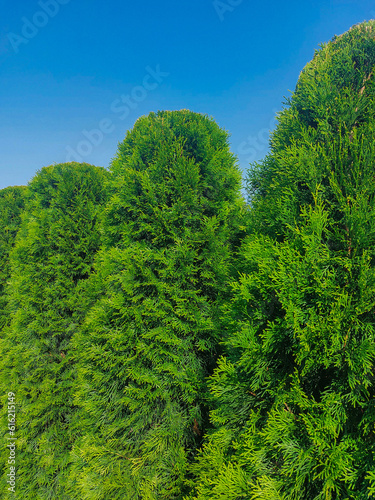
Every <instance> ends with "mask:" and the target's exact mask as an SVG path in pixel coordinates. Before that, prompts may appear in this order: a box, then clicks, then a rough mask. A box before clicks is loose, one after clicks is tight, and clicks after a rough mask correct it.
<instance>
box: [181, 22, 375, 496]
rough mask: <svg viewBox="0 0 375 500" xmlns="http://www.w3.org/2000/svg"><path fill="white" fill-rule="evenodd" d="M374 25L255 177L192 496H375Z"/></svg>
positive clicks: (337, 49)
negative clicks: (249, 219)
mask: <svg viewBox="0 0 375 500" xmlns="http://www.w3.org/2000/svg"><path fill="white" fill-rule="evenodd" d="M374 37H375V22H374V21H371V22H368V23H364V24H361V25H358V26H355V27H353V28H352V29H351V30H350V31H349V32H347V33H345V34H344V35H342V36H339V37H334V39H333V40H332V41H331V42H330V43H328V44H325V45H323V46H322V47H321V48H320V49H319V50H318V51H317V52H316V53H315V56H314V58H313V60H312V61H311V62H310V63H309V64H308V65H307V66H306V67H305V69H304V70H303V72H302V73H301V75H300V78H299V81H298V84H297V87H296V90H295V92H294V94H293V96H292V97H291V98H290V100H289V101H288V103H287V107H286V108H285V109H284V110H283V111H282V112H281V113H280V114H279V117H278V126H277V129H276V131H275V132H274V134H273V136H272V140H271V153H270V155H269V156H268V157H267V158H266V159H265V160H264V161H263V162H262V163H260V164H259V165H257V166H255V167H254V169H253V170H252V171H251V172H250V176H249V180H248V187H249V192H250V195H251V198H252V212H251V217H252V221H253V222H252V230H251V235H250V236H249V237H248V238H246V240H245V242H244V244H243V246H242V251H241V266H242V273H241V276H240V278H239V279H238V280H237V281H235V282H234V283H233V299H232V305H231V307H230V313H229V315H228V316H229V319H228V322H227V324H228V325H229V326H228V328H229V330H230V332H229V338H228V341H227V342H226V356H225V357H222V358H221V359H220V361H219V364H218V368H217V369H216V370H215V372H214V375H213V377H212V379H211V398H212V405H213V406H214V409H213V411H212V413H211V420H212V423H213V424H214V425H215V426H216V429H215V431H214V432H212V433H211V434H210V435H209V436H208V438H207V442H206V444H205V446H204V449H203V452H202V453H201V454H200V456H199V460H198V461H197V463H196V464H195V465H194V467H193V470H194V473H195V475H196V478H197V486H196V488H195V491H194V494H193V495H192V496H191V497H189V498H194V499H199V500H204V499H210V500H211V499H212V500H214V499H215V500H218V499H221V500H224V499H225V500H235V499H236V500H237V499H239V498H246V499H249V500H250V499H251V500H253V499H262V500H267V499H268V500H271V499H272V500H275V499H280V500H281V499H282V500H292V499H293V500H323V499H324V500H330V499H332V500H333V499H342V500H344V499H348V500H349V499H351V500H364V499H368V498H374V495H375V460H374V459H375V456H374V453H375V431H374V425H375V406H374V398H375V378H374V376H375V369H374V362H375V250H374V249H375V120H374V116H375V74H374V72H375V39H374Z"/></svg>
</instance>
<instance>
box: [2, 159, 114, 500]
mask: <svg viewBox="0 0 375 500" xmlns="http://www.w3.org/2000/svg"><path fill="white" fill-rule="evenodd" d="M106 175H107V171H106V170H104V169H103V168H99V167H93V166H91V165H87V164H76V163H68V164H59V165H53V166H50V167H46V168H42V169H41V170H40V171H39V172H38V174H37V175H36V176H35V177H34V178H33V179H32V181H31V182H30V183H29V185H28V188H27V200H26V206H25V212H24V216H23V220H22V224H21V227H20V229H19V232H18V235H17V238H16V243H15V246H14V248H13V250H12V251H11V252H10V280H9V285H8V287H7V290H6V299H7V301H8V304H7V313H8V314H9V316H10V318H9V321H8V323H9V324H8V325H7V326H6V327H5V328H4V334H3V335H2V339H1V341H0V342H1V344H0V350H1V359H0V386H1V389H2V394H3V395H5V398H6V394H8V393H9V392H13V393H15V399H16V407H17V410H16V432H15V435H16V438H17V441H16V474H17V477H16V498H19V499H21V498H22V500H35V499H36V498H38V499H59V500H64V499H70V498H71V496H70V494H69V492H68V490H67V483H68V478H69V460H70V450H71V447H72V444H73V442H74V439H75V437H76V435H77V433H78V434H79V431H80V429H79V428H74V429H73V428H72V416H73V415H74V411H75V406H74V404H73V401H72V384H73V381H74V378H75V367H74V359H73V356H72V349H71V345H70V340H71V337H72V335H73V333H74V332H75V331H76V330H77V329H78V328H79V327H80V324H81V321H82V317H83V315H84V311H85V304H86V302H87V297H86V294H85V291H84V287H83V286H82V284H83V283H84V282H85V281H86V279H87V278H88V276H89V275H90V273H91V269H92V262H93V257H94V254H95V253H96V251H97V250H98V248H99V245H100V241H101V233H100V218H101V213H102V211H103V208H102V205H103V204H104V202H105V199H106V198H105V188H104V183H105V178H106ZM5 411H6V407H5ZM3 416H4V422H5V421H6V419H7V417H6V415H5V414H4V413H3ZM4 428H5V429H6V428H7V426H5V427H4ZM7 451H9V450H7ZM8 455H9V453H8ZM7 458H9V457H7V453H6V451H5V452H4V450H2V456H1V459H2V464H7ZM7 472H8V470H7V468H5V471H4V474H3V477H2V480H1V482H2V491H4V492H7V485H6V476H5V474H6V473H7ZM70 486H71V485H70ZM10 495H11V494H9V498H11V496H10Z"/></svg>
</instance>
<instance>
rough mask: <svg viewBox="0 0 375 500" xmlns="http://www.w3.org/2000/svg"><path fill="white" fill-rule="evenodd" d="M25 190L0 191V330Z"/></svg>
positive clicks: (4, 322) (4, 314) (6, 316)
mask: <svg viewBox="0 0 375 500" xmlns="http://www.w3.org/2000/svg"><path fill="white" fill-rule="evenodd" d="M25 190H26V187H25V186H14V187H7V188H5V189H2V190H0V330H2V329H3V328H4V326H5V324H6V322H7V320H8V318H9V314H7V312H6V298H5V287H6V284H7V282H8V280H9V277H10V264H9V253H10V251H11V249H12V248H13V246H14V243H15V239H16V235H17V232H18V229H19V226H20V224H21V214H22V211H23V209H24V202H25Z"/></svg>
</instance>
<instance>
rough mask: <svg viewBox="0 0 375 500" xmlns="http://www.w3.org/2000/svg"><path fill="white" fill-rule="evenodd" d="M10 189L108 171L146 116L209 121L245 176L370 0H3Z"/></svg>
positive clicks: (1, 147)
mask: <svg viewBox="0 0 375 500" xmlns="http://www.w3.org/2000/svg"><path fill="white" fill-rule="evenodd" d="M0 8H1V13H2V15H1V21H0V65H1V71H0V100H1V105H0V188H4V187H6V186H9V185H20V184H26V183H27V182H28V181H29V180H30V179H31V178H32V177H33V176H34V175H35V173H36V171H37V170H39V169H40V168H42V167H44V166H47V165H50V164H53V163H61V162H65V161H69V160H78V161H85V162H88V163H92V164H94V165H98V166H105V167H108V166H109V164H110V161H111V159H112V158H113V157H114V155H115V153H116V149H117V145H118V143H119V142H120V141H122V140H123V138H124V136H125V133H126V130H128V129H130V128H132V126H133V124H134V122H135V121H136V119H137V118H138V117H139V116H141V115H144V114H147V113H149V112H150V111H157V110H159V109H169V110H172V109H173V110H174V109H183V108H187V109H190V110H192V111H196V112H200V113H206V114H208V115H210V116H212V117H213V118H214V119H215V120H216V121H217V123H218V124H219V125H220V126H221V127H223V128H225V129H226V130H227V131H228V132H229V133H230V134H231V139H230V140H231V147H232V151H233V152H234V153H235V154H236V155H237V156H238V160H239V164H240V166H241V168H242V170H243V171H244V172H245V171H246V169H247V168H248V165H249V162H250V161H254V160H260V159H262V158H263V157H264V156H265V154H266V153H267V150H268V132H269V130H270V129H272V128H273V127H274V126H275V114H276V112H277V111H279V110H281V109H282V106H283V102H284V96H289V95H290V91H293V90H294V88H295V85H296V82H297V79H298V75H299V73H300V71H301V70H302V68H303V67H304V65H305V64H306V63H307V62H308V61H309V60H311V58H312V57H313V55H314V50H315V49H317V48H318V47H319V44H321V43H323V42H327V41H329V40H330V39H331V38H332V37H333V35H335V34H337V35H338V34H341V33H343V32H345V31H347V30H348V29H349V28H350V26H352V25H353V24H356V23H358V22H362V21H364V20H368V19H371V18H374V17H375V3H374V2H373V1H366V0H364V1H362V0H333V1H331V2H328V1H323V0H315V1H314V2H311V1H301V0H298V1H296V0H289V1H288V2H280V1H270V0H264V1H262V2H254V1H251V0H222V1H219V0H189V1H187V0H179V1H176V0H173V1H172V0H166V1H159V2H155V1H154V0H143V1H142V0H137V1H136V0H134V1H133V2H129V1H126V0H125V1H124V0H122V1H117V0H108V1H107V2H105V1H104V0H36V1H35V0H17V2H15V1H10V0H6V1H3V0H0Z"/></svg>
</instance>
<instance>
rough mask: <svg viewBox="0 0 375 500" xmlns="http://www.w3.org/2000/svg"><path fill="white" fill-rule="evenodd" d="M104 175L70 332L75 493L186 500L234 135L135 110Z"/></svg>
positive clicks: (232, 240)
mask: <svg viewBox="0 0 375 500" xmlns="http://www.w3.org/2000/svg"><path fill="white" fill-rule="evenodd" d="M110 171H111V181H110V185H111V193H112V198H111V200H110V202H109V205H108V206H107V209H106V215H105V221H104V229H105V238H106V241H105V249H104V250H103V251H101V252H100V254H98V259H97V262H96V274H95V275H94V276H93V278H92V279H91V280H90V282H91V286H92V290H93V293H96V294H97V296H98V299H97V302H96V304H95V305H94V306H93V308H92V309H91V310H90V312H89V314H88V316H87V321H86V323H85V329H84V330H82V331H80V332H78V334H77V336H75V337H74V342H75V347H76V351H77V353H79V364H78V373H79V375H78V380H77V391H76V403H77V405H81V412H80V413H78V414H77V415H78V417H79V419H80V422H81V423H82V426H83V428H84V429H85V430H86V435H85V436H84V438H83V439H81V440H79V441H78V443H77V444H76V446H75V449H74V457H75V460H76V470H75V477H76V481H77V483H78V484H79V487H80V497H79V498H81V499H93V500H94V499H96V500H99V499H102V500H107V499H109V498H110V499H111V500H115V499H121V500H123V499H142V500H149V499H179V498H181V495H182V491H183V490H184V481H185V480H186V477H185V475H186V469H187V465H188V463H189V461H191V460H192V458H193V457H194V454H195V451H196V448H197V446H198V445H199V443H200V441H201V436H202V433H203V432H204V430H205V427H206V420H207V410H206V407H205V404H206V402H205V393H206V383H205V377H206V376H207V375H208V374H209V373H210V372H212V368H213V366H214V363H215V359H216V355H217V352H218V349H219V347H218V343H219V340H220V338H221V332H220V329H219V327H218V321H217V313H218V308H219V304H220V303H221V301H222V299H223V297H225V294H226V288H225V281H226V277H227V274H228V272H229V267H230V263H231V251H232V250H231V249H232V248H233V247H234V246H235V245H236V244H237V243H236V242H237V241H238V235H239V233H240V229H239V228H238V227H237V225H238V221H239V220H240V215H241V213H242V211H243V208H244V204H243V200H242V197H241V195H240V190H239V189H240V173H239V170H238V167H237V165H236V161H235V158H234V156H233V155H232V154H231V153H230V151H229V146H228V136H227V133H226V132H225V131H223V130H221V129H220V128H219V127H218V126H217V124H216V123H215V122H214V121H213V120H212V119H210V118H208V117H206V116H203V115H200V114H197V113H193V112H190V111H187V110H182V111H172V112H169V111H165V112H164V111H163V112H158V113H156V114H155V113H151V114H150V115H149V116H147V117H146V116H145V117H141V118H140V119H139V120H138V121H137V122H136V124H135V126H134V128H133V129H132V130H131V131H130V132H128V133H127V136H126V138H125V140H124V141H123V142H122V143H121V144H120V146H119V150H118V153H117V156H116V158H115V159H114V161H113V163H112V165H111V168H110ZM236 228H237V229H236Z"/></svg>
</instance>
